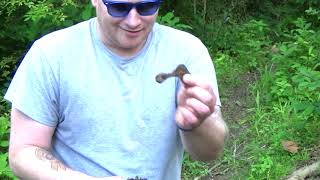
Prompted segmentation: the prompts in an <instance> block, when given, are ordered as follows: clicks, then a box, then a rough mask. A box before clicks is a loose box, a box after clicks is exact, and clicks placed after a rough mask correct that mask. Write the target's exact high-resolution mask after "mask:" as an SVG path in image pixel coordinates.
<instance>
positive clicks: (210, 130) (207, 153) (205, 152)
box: [180, 113, 228, 161]
mask: <svg viewBox="0 0 320 180" xmlns="http://www.w3.org/2000/svg"><path fill="white" fill-rule="evenodd" d="M180 134H181V137H182V142H183V145H184V147H185V149H186V150H187V152H188V153H189V154H190V155H191V156H192V157H193V158H194V159H196V160H201V161H208V160H212V159H215V158H217V157H218V155H219V154H220V153H221V152H222V151H223V147H224V143H225V139H226V137H227V135H228V127H227V125H226V124H225V122H224V121H223V119H222V117H221V113H218V114H213V115H211V116H209V117H208V118H207V119H206V120H204V122H203V123H202V124H201V125H200V126H199V127H197V128H195V129H194V130H192V131H190V132H188V131H187V132H184V131H180Z"/></svg>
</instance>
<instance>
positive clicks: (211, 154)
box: [190, 147, 223, 162]
mask: <svg viewBox="0 0 320 180" xmlns="http://www.w3.org/2000/svg"><path fill="white" fill-rule="evenodd" d="M222 155H223V147H220V148H214V149H212V150H211V151H207V152H201V153H198V154H190V156H191V158H192V159H194V160H196V161H202V162H209V161H213V160H216V159H218V158H219V157H221V156H222Z"/></svg>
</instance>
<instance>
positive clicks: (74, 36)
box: [36, 20, 92, 47]
mask: <svg viewBox="0 0 320 180" xmlns="http://www.w3.org/2000/svg"><path fill="white" fill-rule="evenodd" d="M91 21H92V20H88V21H83V22H79V23H77V24H75V25H72V26H69V27H66V28H63V29H59V30H56V31H53V32H50V33H48V34H46V35H44V36H42V37H40V38H39V39H38V40H36V42H37V43H38V44H41V45H44V46H48V47H49V46H56V47H57V46H58V47H66V46H70V45H71V44H78V43H79V41H81V40H82V39H83V38H85V37H86V36H87V35H90V22H91Z"/></svg>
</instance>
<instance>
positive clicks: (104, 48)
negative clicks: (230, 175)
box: [5, 0, 227, 180]
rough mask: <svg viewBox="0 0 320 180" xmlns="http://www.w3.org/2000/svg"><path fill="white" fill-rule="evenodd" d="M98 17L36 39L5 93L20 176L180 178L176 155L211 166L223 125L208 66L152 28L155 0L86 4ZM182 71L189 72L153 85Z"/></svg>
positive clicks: (190, 46) (198, 47) (173, 34)
mask: <svg viewBox="0 0 320 180" xmlns="http://www.w3.org/2000/svg"><path fill="white" fill-rule="evenodd" d="M92 4H93V6H94V7H95V8H96V14H97V18H93V19H90V20H89V21H85V22H82V23H79V24H77V25H75V26H72V27H69V28H66V29H63V30H59V31H56V32H53V33H51V34H48V35H46V36H44V37H42V38H40V39H39V40H37V41H36V42H35V43H34V44H33V46H32V47H31V49H30V50H29V52H28V53H27V55H26V56H25V58H24V60H23V62H22V64H21V65H20V67H19V69H18V71H17V73H16V75H15V77H14V79H13V80H12V83H11V85H10V87H9V89H8V92H7V94H6V96H5V98H6V99H7V100H9V101H10V102H11V103H12V113H11V134H10V146H9V161H10V165H11V168H12V170H13V172H14V173H15V175H16V176H18V177H20V178H21V179H46V180H50V179H80V180H81V179H122V178H130V177H137V176H138V177H141V178H142V179H150V180H162V179H168V180H172V179H180V174H181V172H180V171H181V164H182V155H183V150H184V149H185V150H186V151H187V152H188V153H189V154H190V155H191V156H192V157H193V158H195V159H198V160H203V161H207V160H212V159H215V158H216V157H217V156H218V155H219V154H220V153H221V152H222V149H223V145H224V140H225V137H226V134H227V127H226V125H225V123H224V121H223V120H222V118H221V113H220V108H219V106H220V100H219V94H218V88H217V82H216V77H215V71H214V68H213V65H212V61H211V59H210V56H209V54H208V52H207V49H206V48H205V46H204V45H203V44H202V43H201V42H200V41H199V40H198V39H197V38H195V37H194V36H192V35H190V34H188V33H185V32H182V31H178V30H174V29H172V28H169V27H165V26H161V25H159V24H156V23H155V20H156V17H157V12H158V8H159V6H160V2H159V1H158V0H147V1H141V0H140V1H139V0H121V1H116V2H115V1H110V0H92ZM178 64H185V65H186V66H187V67H188V69H189V71H190V73H191V74H186V75H184V76H183V80H182V81H181V80H179V79H178V78H176V79H175V78H170V79H168V80H166V81H165V82H163V83H162V84H159V83H157V82H156V81H155V76H156V75H157V74H158V73H160V72H170V71H172V70H173V69H174V68H175V67H176V66H177V65H178Z"/></svg>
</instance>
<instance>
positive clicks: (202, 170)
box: [182, 154, 209, 180]
mask: <svg viewBox="0 0 320 180" xmlns="http://www.w3.org/2000/svg"><path fill="white" fill-rule="evenodd" d="M183 162H184V163H183V174H182V179H185V180H188V179H195V178H199V177H204V176H206V175H208V174H209V167H208V165H207V164H205V163H202V162H198V161H193V160H192V159H191V157H190V156H189V155H188V154H185V155H184V156H183Z"/></svg>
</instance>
